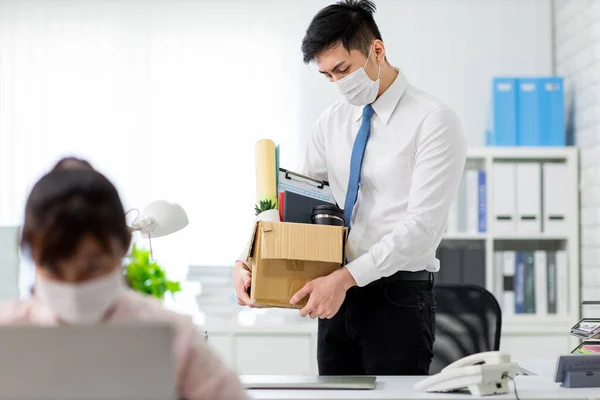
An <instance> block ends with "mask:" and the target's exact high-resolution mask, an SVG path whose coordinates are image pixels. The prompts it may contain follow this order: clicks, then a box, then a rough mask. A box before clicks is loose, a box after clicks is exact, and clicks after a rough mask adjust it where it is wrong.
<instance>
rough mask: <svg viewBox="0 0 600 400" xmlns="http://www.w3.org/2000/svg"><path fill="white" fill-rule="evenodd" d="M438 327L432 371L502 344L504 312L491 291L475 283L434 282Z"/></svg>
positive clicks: (497, 348) (494, 349)
mask: <svg viewBox="0 0 600 400" xmlns="http://www.w3.org/2000/svg"><path fill="white" fill-rule="evenodd" d="M434 293H435V300H436V303H437V305H436V329H435V342H434V344H433V361H432V363H431V367H430V369H429V373H430V374H437V373H438V372H440V371H441V370H442V368H444V367H446V366H448V365H449V364H452V363H453V362H454V361H456V360H459V359H461V358H463V357H466V356H468V355H471V354H476V353H480V352H483V351H496V350H499V348H500V332H501V328H502V312H501V310H500V305H499V304H498V301H497V300H496V298H495V297H494V295H492V294H491V293H490V292H488V291H487V290H486V289H484V288H482V287H480V286H474V285H458V284H457V285H444V284H440V285H435V287H434Z"/></svg>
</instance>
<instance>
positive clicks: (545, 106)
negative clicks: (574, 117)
mask: <svg viewBox="0 0 600 400" xmlns="http://www.w3.org/2000/svg"><path fill="white" fill-rule="evenodd" d="M517 104H518V111H517V116H518V117H517V120H518V124H517V126H518V129H517V131H518V133H517V138H518V139H517V143H518V145H519V146H564V145H565V143H566V136H565V116H564V113H565V110H564V92H563V79H562V78H560V77H548V78H520V79H519V81H518V101H517Z"/></svg>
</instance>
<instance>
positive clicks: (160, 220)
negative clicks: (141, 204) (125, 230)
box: [132, 200, 189, 238]
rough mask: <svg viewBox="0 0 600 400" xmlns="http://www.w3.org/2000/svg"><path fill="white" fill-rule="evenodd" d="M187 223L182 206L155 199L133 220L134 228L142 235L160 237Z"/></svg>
mask: <svg viewBox="0 0 600 400" xmlns="http://www.w3.org/2000/svg"><path fill="white" fill-rule="evenodd" d="M188 224H189V221H188V217H187V214H186V212H185V210H184V209H183V207H181V206H180V205H179V204H177V203H172V202H168V201H165V200H157V201H155V202H153V203H151V204H150V205H149V206H148V207H146V208H145V209H144V211H142V213H141V214H140V215H139V216H138V217H137V218H136V219H135V221H133V224H132V227H133V228H134V230H139V231H140V232H141V234H142V236H143V237H145V238H147V237H152V238H156V237H161V236H166V235H170V234H171V233H175V232H177V231H180V230H182V229H183V228H185V227H186V226H187V225H188Z"/></svg>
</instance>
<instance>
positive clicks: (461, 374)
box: [415, 351, 519, 396]
mask: <svg viewBox="0 0 600 400" xmlns="http://www.w3.org/2000/svg"><path fill="white" fill-rule="evenodd" d="M518 370H519V364H517V363H514V362H511V358H510V355H509V354H506V353H502V352H499V351H489V352H484V353H478V354H473V355H470V356H467V357H465V358H461V359H460V360H458V361H455V362H454V363H452V364H450V365H448V366H447V367H446V368H444V369H443V370H442V371H441V372H440V373H439V374H436V375H433V376H430V377H428V378H426V379H424V380H422V381H420V382H417V384H416V385H415V389H417V390H420V391H424V392H452V391H457V390H464V389H468V390H469V391H470V392H471V394H473V395H476V396H485V395H491V394H504V393H508V380H509V379H511V378H514V377H515V375H516V374H517V371H518Z"/></svg>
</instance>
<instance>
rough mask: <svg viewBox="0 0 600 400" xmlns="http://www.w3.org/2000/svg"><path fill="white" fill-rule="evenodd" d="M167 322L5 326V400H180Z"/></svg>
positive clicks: (1, 350)
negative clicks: (155, 323) (177, 399)
mask: <svg viewBox="0 0 600 400" xmlns="http://www.w3.org/2000/svg"><path fill="white" fill-rule="evenodd" d="M172 341H173V332H172V331H171V328H170V327H168V326H165V325H154V324H135V325H90V326H51V327H50V326H49V327H40V326H6V327H0V359H1V360H2V362H1V363H0V388H1V389H0V399H19V400H33V399H36V400H37V399H46V400H50V399H61V400H75V399H77V400H92V399H93V400H98V399H103V400H117V399H119V400H122V399H128V400H138V399H139V400H171V399H172V400H175V399H176V398H177V396H176V386H175V374H174V366H173V362H172V358H173V353H172V343H173V342H172Z"/></svg>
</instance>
